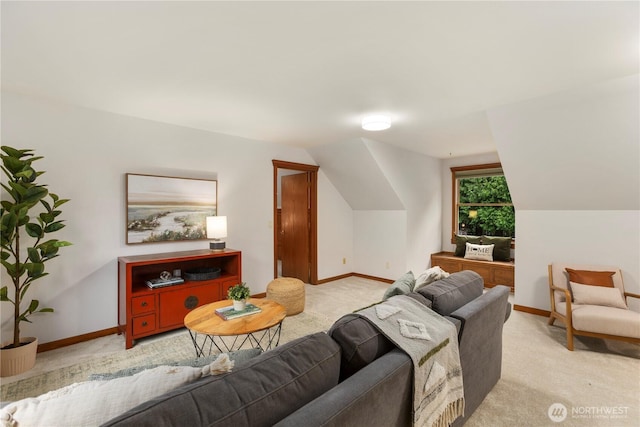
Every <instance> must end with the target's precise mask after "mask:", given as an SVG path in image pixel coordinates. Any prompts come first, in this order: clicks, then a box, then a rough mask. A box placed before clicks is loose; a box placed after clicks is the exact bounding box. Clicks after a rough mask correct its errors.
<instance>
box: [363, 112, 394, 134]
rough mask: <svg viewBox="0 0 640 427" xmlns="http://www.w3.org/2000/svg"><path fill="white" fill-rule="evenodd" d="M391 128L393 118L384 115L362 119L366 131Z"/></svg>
mask: <svg viewBox="0 0 640 427" xmlns="http://www.w3.org/2000/svg"><path fill="white" fill-rule="evenodd" d="M390 127H391V117H389V116H386V115H384V114H375V115H371V116H366V117H365V118H364V119H362V129H364V130H385V129H389V128H390Z"/></svg>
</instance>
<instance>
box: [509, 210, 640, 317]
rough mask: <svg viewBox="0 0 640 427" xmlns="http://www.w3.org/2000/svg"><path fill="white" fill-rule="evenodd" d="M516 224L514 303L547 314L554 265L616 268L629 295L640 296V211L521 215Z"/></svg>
mask: <svg viewBox="0 0 640 427" xmlns="http://www.w3.org/2000/svg"><path fill="white" fill-rule="evenodd" d="M516 224H517V227H518V242H517V245H518V260H517V262H516V292H515V296H514V303H515V304H518V305H523V306H527V307H535V308H539V309H542V310H549V308H550V306H549V285H548V275H547V266H548V265H549V264H550V263H552V262H567V263H576V264H600V265H612V266H618V267H619V268H621V269H622V277H623V279H624V284H625V288H626V289H627V291H628V292H633V293H636V294H639V293H640V266H639V264H638V248H640V213H639V212H638V211H517V212H516ZM631 300H633V299H630V301H631ZM634 306H635V307H636V309H637V308H638V307H639V305H638V304H637V301H636V303H635V304H634Z"/></svg>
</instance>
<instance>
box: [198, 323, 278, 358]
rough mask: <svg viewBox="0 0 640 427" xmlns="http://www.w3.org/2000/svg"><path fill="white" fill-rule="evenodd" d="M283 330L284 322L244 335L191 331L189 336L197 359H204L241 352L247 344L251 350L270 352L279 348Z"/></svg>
mask: <svg viewBox="0 0 640 427" xmlns="http://www.w3.org/2000/svg"><path fill="white" fill-rule="evenodd" d="M281 330H282V322H280V323H278V324H277V325H275V326H273V327H271V328H267V329H263V330H261V331H256V332H251V333H249V334H243V335H232V336H220V335H209V334H198V333H197V332H193V331H192V330H190V329H189V335H191V340H192V341H193V347H194V348H195V350H196V357H204V356H209V355H211V354H214V353H217V352H220V353H225V352H230V351H236V350H240V349H241V348H243V347H244V345H245V344H247V343H248V344H249V346H250V347H251V348H259V349H260V350H262V351H267V350H270V349H271V348H274V347H277V346H278V344H279V343H280V331H281ZM263 341H264V344H263Z"/></svg>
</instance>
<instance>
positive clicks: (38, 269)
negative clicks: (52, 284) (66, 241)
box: [24, 249, 44, 277]
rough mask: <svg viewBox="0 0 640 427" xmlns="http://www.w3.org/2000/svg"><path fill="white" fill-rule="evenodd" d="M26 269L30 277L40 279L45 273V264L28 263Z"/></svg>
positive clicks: (25, 265)
mask: <svg viewBox="0 0 640 427" xmlns="http://www.w3.org/2000/svg"><path fill="white" fill-rule="evenodd" d="M34 250H35V249H34ZM24 267H25V268H26V269H27V275H28V276H29V277H40V276H42V273H44V264H43V263H42V262H26V263H25V264H24Z"/></svg>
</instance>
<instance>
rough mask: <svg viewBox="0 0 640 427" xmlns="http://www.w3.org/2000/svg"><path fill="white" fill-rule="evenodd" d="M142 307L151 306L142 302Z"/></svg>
mask: <svg viewBox="0 0 640 427" xmlns="http://www.w3.org/2000/svg"><path fill="white" fill-rule="evenodd" d="M140 305H141V306H143V307H146V306H148V305H149V304H147V302H146V301H142V304H140Z"/></svg>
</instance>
